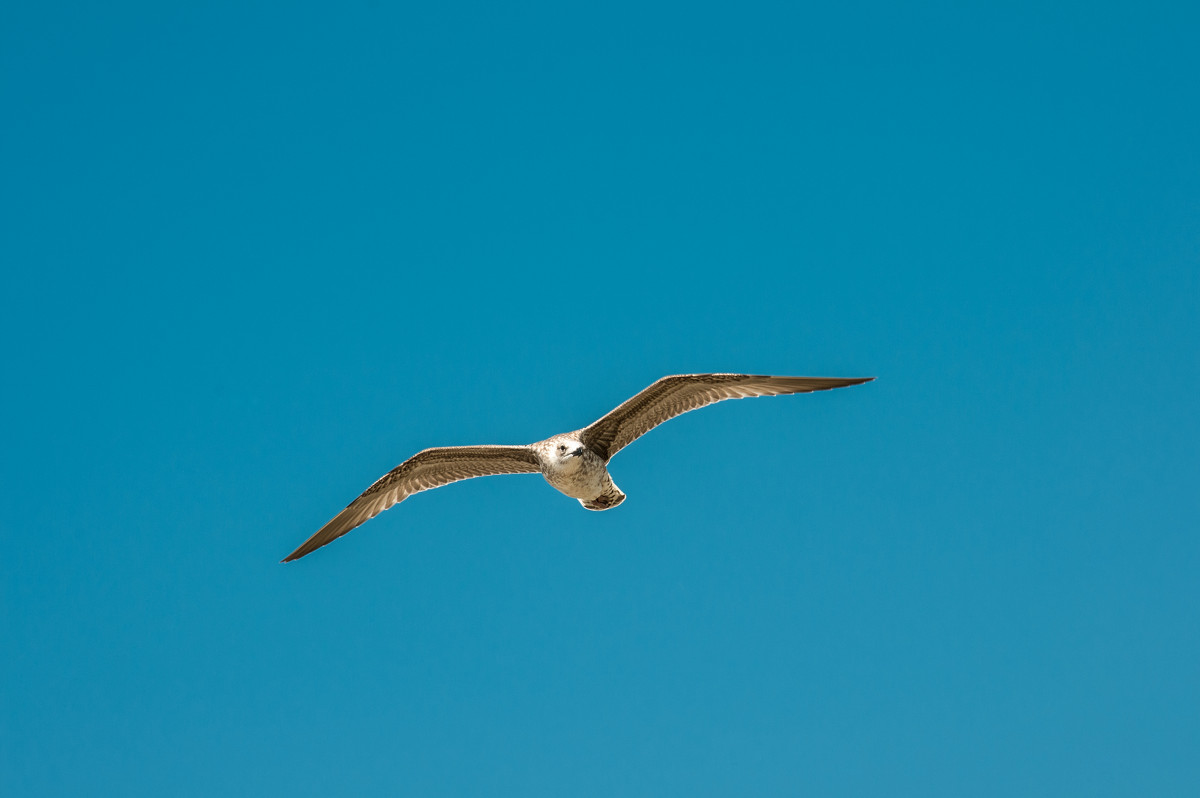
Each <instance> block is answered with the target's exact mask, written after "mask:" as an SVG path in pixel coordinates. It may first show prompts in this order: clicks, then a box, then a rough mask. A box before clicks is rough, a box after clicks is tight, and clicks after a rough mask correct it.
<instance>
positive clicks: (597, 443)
mask: <svg viewBox="0 0 1200 798" xmlns="http://www.w3.org/2000/svg"><path fill="white" fill-rule="evenodd" d="M873 379H875V378H874V377H862V378H856V379H838V378H833V377H768V376H766V375H759V374H678V375H675V376H672V377H663V378H662V379H661V380H659V381H658V382H656V383H654V384H653V385H651V386H650V387H649V388H647V389H646V390H644V391H642V392H641V393H639V394H637V395H636V396H634V397H633V398H632V399H629V400H628V401H627V402H625V403H624V404H622V405H621V406H620V407H618V408H617V409H616V410H613V411H612V412H611V413H609V414H608V415H606V416H605V417H604V418H602V419H600V420H599V421H597V422H595V423H594V424H592V425H591V426H588V427H586V428H585V429H584V430H583V431H582V434H581V438H582V440H583V443H584V444H585V445H587V446H588V447H590V448H591V449H592V450H593V451H595V452H596V453H597V454H599V455H600V456H601V457H603V458H605V459H606V460H607V459H608V458H610V457H612V456H613V455H615V454H616V453H617V452H619V451H621V449H623V448H625V447H626V446H628V445H629V444H631V443H633V442H634V441H635V440H637V439H638V438H640V437H641V436H642V435H645V434H646V433H647V432H649V431H650V430H652V429H654V428H655V427H657V426H658V425H659V424H661V423H663V422H664V421H667V420H669V419H672V418H674V417H675V416H678V415H680V414H681V413H686V412H687V411H689V410H695V409H697V408H699V407H704V406H705V405H710V404H712V403H714V402H720V401H722V400H724V399H742V398H745V397H747V396H779V395H781V394H790V393H808V392H810V391H827V390H829V389H830V388H842V387H844V386H846V385H858V384H860V383H864V382H870V381H871V380H873Z"/></svg>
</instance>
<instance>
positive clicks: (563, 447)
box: [558, 443, 567, 452]
mask: <svg viewBox="0 0 1200 798" xmlns="http://www.w3.org/2000/svg"><path fill="white" fill-rule="evenodd" d="M558 450H559V451H560V452H565V451H566V450H567V447H566V445H565V444H561V443H560V444H559V445H558Z"/></svg>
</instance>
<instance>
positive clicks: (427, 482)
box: [284, 446, 542, 562]
mask: <svg viewBox="0 0 1200 798" xmlns="http://www.w3.org/2000/svg"><path fill="white" fill-rule="evenodd" d="M541 470H542V469H541V467H540V466H539V465H538V461H537V457H536V456H534V453H533V450H532V449H530V448H529V447H528V446H443V447H440V448H437V449H426V450H425V451H423V452H418V453H417V454H415V455H413V456H412V457H410V458H408V459H407V460H405V461H404V462H403V463H401V464H400V465H398V466H396V467H395V468H393V469H392V470H391V471H389V472H388V473H386V474H384V475H383V476H382V477H380V478H379V480H378V481H376V482H375V484H374V485H372V486H371V487H369V488H367V489H366V490H365V491H363V494H362V495H361V496H359V497H358V498H357V499H355V500H354V501H352V502H350V505H349V506H348V507H346V509H345V510H342V511H341V512H340V513H338V514H337V515H336V516H334V518H333V520H331V521H330V522H329V523H328V524H326V525H325V526H323V527H321V528H320V529H319V530H317V532H316V534H314V535H313V536H312V537H310V538H309V539H308V540H306V541H304V545H302V546H301V547H300V548H298V549H296V550H295V551H293V552H292V553H291V554H289V555H288V556H287V558H286V559H285V560H284V562H291V561H292V560H298V559H300V558H301V557H303V556H304V555H305V554H308V553H310V552H312V551H316V550H317V549H319V548H321V547H322V546H324V545H325V544H326V543H329V542H330V541H332V540H336V539H338V538H340V537H341V536H342V535H344V534H346V533H347V532H349V531H350V530H351V529H354V528H355V527H356V526H358V525H360V524H362V523H363V522H365V521H369V520H370V519H372V518H374V517H375V516H377V515H379V514H380V513H381V512H383V511H384V510H386V509H388V508H389V507H391V506H392V505H395V504H399V503H400V502H402V501H404V500H405V499H407V498H408V497H409V496H411V495H413V494H414V493H420V492H421V491H423V490H429V489H430V488H438V487H441V486H442V485H449V484H450V483H451V482H458V481H459V480H461V479H471V478H472V477H486V476H491V475H493V474H534V473H540V472H541Z"/></svg>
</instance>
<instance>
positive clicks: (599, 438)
mask: <svg viewBox="0 0 1200 798" xmlns="http://www.w3.org/2000/svg"><path fill="white" fill-rule="evenodd" d="M872 379H874V377H863V378H851V379H841V378H831V377H770V376H765V375H754V374H680V375H675V376H671V377H663V378H662V379H661V380H658V381H657V382H655V383H654V384H652V385H651V386H650V387H648V388H646V389H645V390H644V391H641V392H640V393H638V394H636V395H635V396H633V397H632V398H631V399H629V400H627V401H626V402H624V403H622V404H621V405H620V406H619V407H617V408H616V409H615V410H613V411H612V412H611V413H609V414H608V415H606V416H604V417H603V418H601V419H599V420H598V421H596V422H595V423H593V424H590V425H588V426H587V427H584V428H583V429H580V430H576V431H574V432H567V433H562V434H560V435H553V436H551V437H549V438H547V439H545V440H543V441H538V442H536V443H531V444H527V445H524V446H443V447H439V448H435V449H426V450H424V451H422V452H418V453H417V454H415V455H413V456H412V457H410V458H409V459H407V460H405V461H404V462H403V463H401V464H400V465H398V466H396V467H395V468H394V469H392V470H391V471H389V472H388V473H387V474H384V475H383V476H382V477H380V479H379V480H377V481H376V482H375V484H373V485H371V487H369V488H367V489H366V490H365V491H364V492H363V493H362V495H361V496H359V497H358V498H357V499H355V500H354V501H353V502H351V503H350V504H349V506H347V507H346V509H345V510H342V512H340V513H338V514H337V515H336V516H334V518H333V519H332V520H331V521H330V522H329V523H327V524H326V525H325V526H323V527H321V529H319V530H317V532H316V534H314V535H313V536H312V537H310V538H309V539H308V540H306V541H305V542H304V544H303V545H301V546H300V547H299V548H298V549H296V550H295V551H294V552H292V553H291V554H290V555H288V556H287V558H286V559H285V560H284V562H289V561H291V560H296V559H299V558H301V557H303V556H304V555H306V554H308V553H310V552H312V551H315V550H316V549H319V548H320V547H321V546H324V545H325V544H327V543H329V542H331V541H333V540H336V539H337V538H339V537H341V536H342V535H344V534H346V533H347V532H349V531H350V530H351V529H354V528H355V527H357V526H358V525H360V524H362V523H363V522H364V521H367V520H369V519H371V518H374V517H375V516H376V515H378V514H379V513H381V512H382V511H384V510H386V509H388V508H389V507H391V506H393V505H395V504H397V503H399V502H401V501H404V499H406V498H408V497H409V496H411V495H412V494H414V493H419V492H420V491H423V490H429V489H431V488H436V487H440V486H442V485H448V484H450V483H451V482H457V481H459V480H462V479H470V478H472V477H482V476H488V475H493V474H532V473H541V474H542V476H543V477H545V479H546V481H547V482H549V483H550V485H551V486H552V487H553V488H554V489H555V490H558V491H559V492H561V493H564V494H566V495H567V496H570V497H571V498H574V499H578V500H579V503H580V504H582V505H583V506H584V507H585V508H587V509H589V510H610V509H612V508H613V507H616V506H617V505H618V504H620V503H621V502H623V501H624V500H625V494H624V493H622V492H621V490H620V488H618V487H617V486H616V484H615V483H613V480H612V477H611V476H609V473H608V462H609V460H611V459H612V457H613V455H615V454H616V453H617V452H618V451H620V450H621V449H623V448H624V447H625V446H628V445H629V444H630V443H632V442H633V441H634V440H636V439H637V438H639V437H641V436H642V435H644V434H645V433H646V432H649V431H650V430H651V429H653V428H654V427H656V426H658V425H659V424H661V423H662V422H664V421H666V420H668V419H671V418H674V417H675V416H677V415H679V414H681V413H686V412H687V411H689V410H695V409H696V408H699V407H704V406H705V405H709V404H712V403H713V402H719V401H722V400H724V399H741V398H743V397H749V396H777V395H781V394H792V393H808V392H811V391H825V390H829V389H831V388H842V387H845V386H847V385H858V384H860V383H864V382H869V381H871V380H872Z"/></svg>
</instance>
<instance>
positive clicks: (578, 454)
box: [571, 449, 583, 457]
mask: <svg viewBox="0 0 1200 798" xmlns="http://www.w3.org/2000/svg"><path fill="white" fill-rule="evenodd" d="M582 456H583V449H576V450H575V451H573V452H571V457H582Z"/></svg>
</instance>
